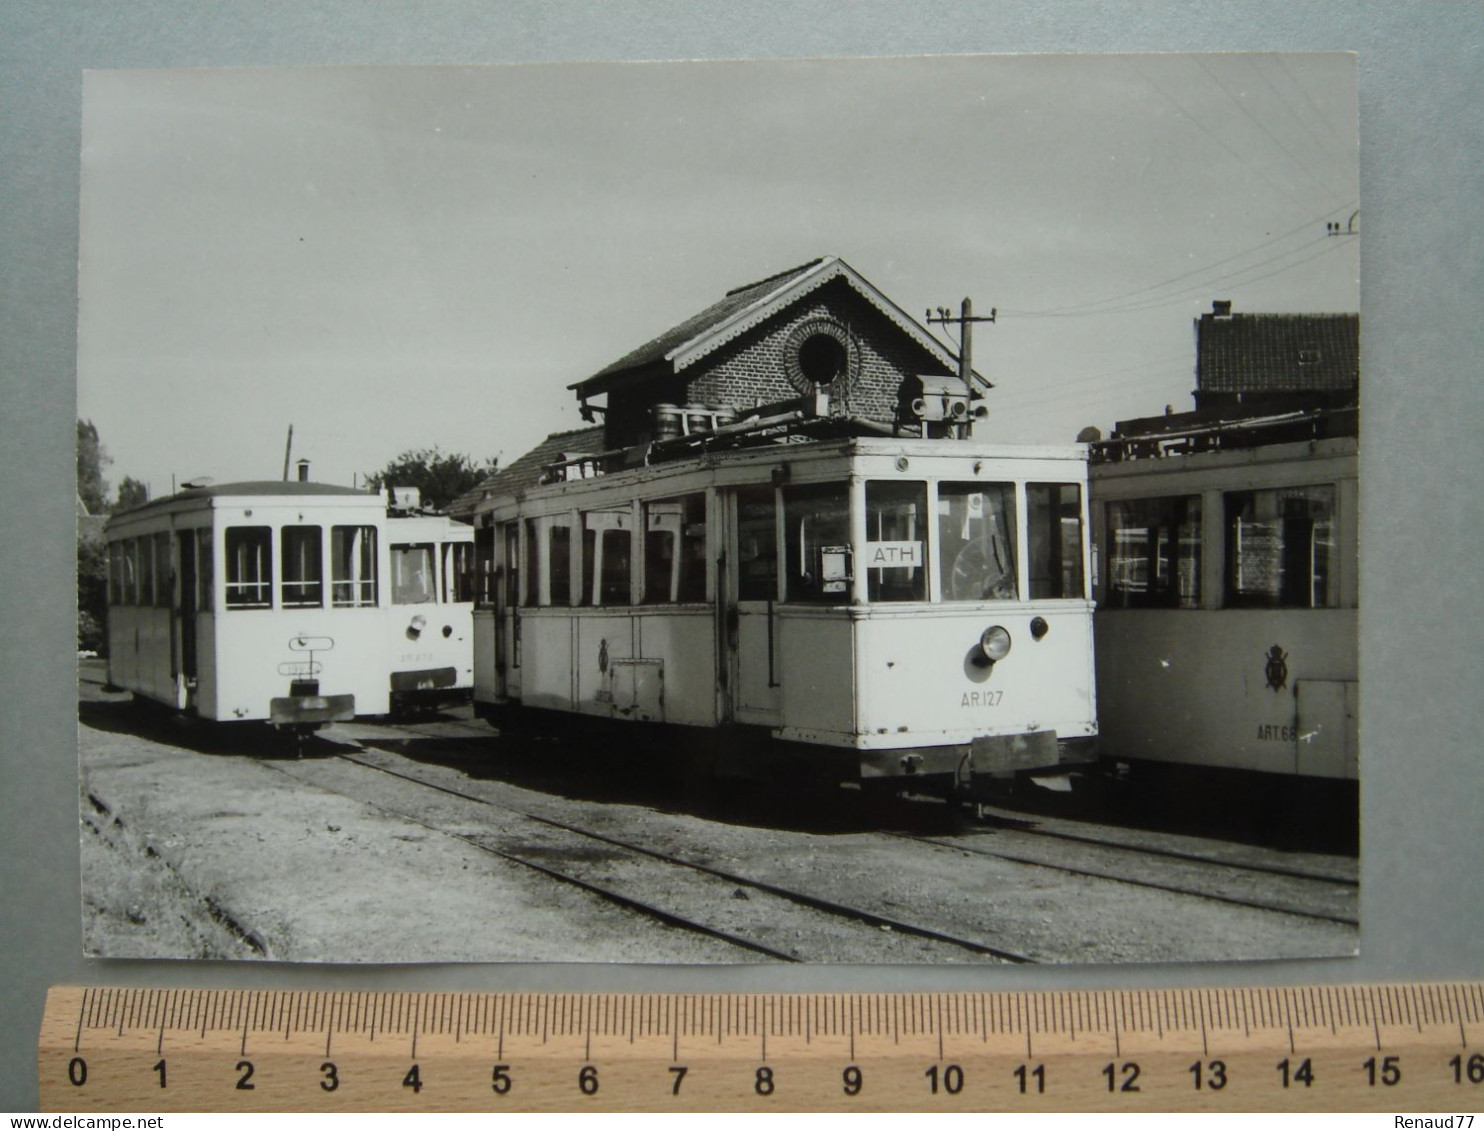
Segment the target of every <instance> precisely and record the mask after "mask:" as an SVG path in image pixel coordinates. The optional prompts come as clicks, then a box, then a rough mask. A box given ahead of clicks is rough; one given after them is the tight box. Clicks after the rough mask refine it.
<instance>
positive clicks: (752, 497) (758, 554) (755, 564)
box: [737, 487, 778, 601]
mask: <svg viewBox="0 0 1484 1131" xmlns="http://www.w3.org/2000/svg"><path fill="white" fill-rule="evenodd" d="M777 513H778V497H777V494H776V493H775V492H774V490H773V488H772V487H744V488H742V489H741V490H739V491H738V492H737V550H738V552H737V557H738V562H737V596H738V597H739V598H740V599H741V600H743V601H772V600H775V599H776V598H777V596H778V525H777V521H776V519H777Z"/></svg>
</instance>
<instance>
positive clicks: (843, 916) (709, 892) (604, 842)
mask: <svg viewBox="0 0 1484 1131" xmlns="http://www.w3.org/2000/svg"><path fill="white" fill-rule="evenodd" d="M366 744H367V745H369V746H372V747H376V746H377V740H374V739H373V740H369V741H367V743H366ZM389 753H390V752H389ZM332 760H333V761H335V762H338V763H341V764H344V765H350V766H355V767H357V768H358V769H361V770H366V771H371V772H374V773H376V774H379V775H384V776H385V777H388V778H392V779H396V780H398V781H400V782H403V783H406V784H408V785H411V786H414V787H416V788H418V789H421V790H431V791H434V792H436V793H439V794H442V795H444V796H447V797H450V798H455V799H457V800H458V801H460V802H462V803H465V804H469V805H476V806H480V807H483V808H486V809H498V810H500V811H501V812H502V813H504V814H508V815H509V816H511V817H514V818H515V819H516V820H517V821H518V822H526V823H529V824H531V825H535V826H539V827H540V828H543V829H546V830H550V831H551V832H553V833H555V834H556V836H557V837H558V838H559V840H558V842H557V843H551V842H550V841H547V842H546V843H530V839H531V838H529V837H525V838H523V839H524V841H525V842H526V843H524V844H523V845H521V846H514V845H512V844H510V843H509V841H510V840H511V839H512V834H511V831H510V830H509V828H508V826H507V828H506V830H505V832H504V833H502V834H495V833H488V832H479V833H467V832H461V831H458V829H457V821H456V820H449V819H443V820H436V821H430V820H428V819H426V817H423V816H419V815H418V814H417V813H416V812H409V809H415V806H411V805H388V804H387V803H386V802H385V801H384V800H371V799H368V798H366V797H363V796H359V795H358V793H355V792H352V793H347V792H346V790H345V789H344V788H338V787H339V786H343V785H345V784H346V783H343V782H340V783H330V784H326V782H325V781H324V780H323V777H324V775H322V774H316V773H314V771H313V767H315V765H316V762H320V763H323V762H324V761H326V759H319V760H313V759H311V760H306V761H303V762H294V763H285V764H280V765H278V766H276V767H275V768H277V769H279V770H280V771H281V772H284V773H287V774H289V775H290V776H292V777H295V778H298V779H301V780H310V781H312V782H313V784H316V785H320V786H321V787H322V788H331V789H334V790H335V791H336V792H339V793H342V795H346V796H352V797H355V798H356V799H357V800H361V801H363V802H365V803H367V804H371V805H373V806H374V807H376V808H378V809H381V810H382V811H384V812H387V813H390V814H393V815H395V816H397V817H398V818H400V819H402V820H406V821H411V822H412V823H414V824H417V825H419V826H420V827H423V828H426V829H428V830H429V831H432V832H437V833H440V834H442V835H446V836H451V837H454V838H456V839H458V840H460V841H462V842H464V843H466V844H469V845H471V846H472V847H474V848H476V849H479V850H480V851H483V852H486V853H489V854H490V855H492V856H495V857H498V858H500V859H502V860H506V861H508V862H511V863H514V864H518V865H521V866H523V867H526V868H529V869H531V870H533V871H535V872H538V873H540V874H542V875H544V876H546V877H547V878H548V879H552V880H555V881H557V882H560V883H565V884H570V885H572V886H575V887H578V888H581V889H582V890H584V891H586V892H588V893H589V894H591V895H594V896H596V897H598V898H600V899H604V900H606V901H608V902H611V903H613V904H615V905H618V906H622V907H625V908H627V909H628V910H630V911H634V912H636V913H639V914H642V915H645V916H648V917H650V918H653V919H656V920H657V921H660V922H663V923H665V924H666V925H668V926H672V927H677V928H680V929H684V930H689V931H692V932H695V933H698V934H702V935H706V936H708V937H711V938H715V939H718V940H720V941H724V942H726V943H729V944H730V945H733V946H737V947H739V948H741V949H743V950H746V951H748V952H749V953H753V954H760V955H763V956H765V957H768V958H772V959H775V960H778V961H785V962H804V961H821V960H825V959H828V958H829V957H830V954H831V952H832V949H834V948H835V947H836V946H838V943H839V938H838V936H839V935H840V934H841V933H842V931H844V932H847V933H850V934H853V935H856V936H858V937H857V938H856V940H855V942H854V944H853V948H854V952H855V953H859V951H860V947H861V945H862V942H861V939H862V938H864V939H866V940H868V941H869V945H868V949H870V950H872V951H873V952H875V953H877V954H878V955H879V956H880V957H879V958H878V960H880V961H890V960H892V959H893V958H895V959H897V960H900V961H913V962H924V961H926V962H951V961H964V960H965V959H966V957H967V956H973V957H974V958H977V959H986V958H987V959H992V960H996V961H999V962H1006V963H1033V962H1037V961H1039V959H1037V958H1036V957H1034V956H1031V955H1027V954H1022V953H1019V952H1016V951H1012V950H1009V949H1006V948H1003V947H997V946H993V945H989V944H986V943H983V942H980V941H977V940H974V939H968V938H962V937H959V936H955V935H953V934H950V933H948V932H944V931H939V930H936V929H934V928H932V927H927V926H924V925H922V924H920V923H914V922H910V921H907V920H905V919H902V918H898V917H893V916H889V915H885V914H882V913H880V912H877V911H872V910H869V909H866V908H861V907H856V906H852V905H849V904H845V903H841V902H839V901H836V900H830V899H826V898H823V897H821V896H818V895H815V894H813V893H810V892H804V891H799V890H797V889H794V888H790V887H786V886H784V885H780V884H776V883H771V882H769V881H766V880H761V879H757V878H755V877H750V876H746V875H742V874H740V873H736V872H733V871H730V870H727V869H722V868H715V867H711V866H708V865H706V864H702V863H699V862H697V861H694V860H687V859H685V858H683V857H680V856H676V855H674V854H672V853H667V852H663V851H660V850H657V849H654V848H650V847H647V846H645V845H639V844H634V843H632V842H630V841H626V840H624V839H622V838H618V837H613V836H609V835H606V834H603V833H599V832H595V831H594V830H591V829H585V828H582V827H581V826H578V825H574V824H571V823H569V822H565V821H558V820H555V819H553V818H550V817H546V816H543V815H541V814H538V813H532V812H529V811H526V810H523V809H521V808H519V807H518V806H512V805H508V804H504V803H501V802H498V801H492V800H490V799H488V798H485V797H480V796H478V795H477V794H475V793H472V792H469V791H466V790H461V789H456V788H453V787H451V786H448V785H445V784H443V783H440V782H436V781H430V780H428V779H427V778H426V777H423V776H419V775H417V774H414V773H407V772H404V771H403V770H399V769H396V768H393V767H390V766H387V765H383V764H379V763H378V762H377V761H375V760H372V759H368V758H366V757H362V756H357V755H354V754H343V753H342V754H336V755H334V756H333V759H332ZM450 816H452V815H450ZM502 837H503V839H504V841H505V843H500V840H501V838H502ZM563 837H565V838H577V840H578V841H579V842H581V843H585V844H587V845H589V846H592V845H599V846H602V850H603V851H604V852H605V853H609V854H625V855H626V856H627V857H628V858H629V860H633V859H635V858H637V859H639V860H643V861H649V862H652V863H651V864H650V865H649V866H648V867H647V868H645V867H640V868H637V869H636V868H635V867H634V866H633V865H632V864H627V865H625V863H624V862H623V861H619V862H618V868H617V870H619V871H625V872H628V873H631V874H630V875H628V876H627V877H626V878H625V877H614V876H612V875H606V876H605V875H604V874H603V873H604V872H605V871H612V870H614V869H612V868H604V867H594V868H590V869H588V870H587V872H586V874H584V869H583V868H582V867H580V866H576V867H574V864H580V861H581V859H582V858H583V856H584V853H583V851H582V849H581V847H580V845H579V846H577V847H575V848H574V847H573V846H572V845H571V843H570V841H569V842H568V843H567V844H565V845H564V844H562V843H561V842H560V838H563ZM543 856H544V857H546V859H542V857H543ZM553 856H555V857H559V858H562V859H564V860H565V861H566V863H567V866H566V867H557V866H554V865H553V864H552V863H551V862H550V859H551V858H552V857H553ZM613 863H614V861H612V860H608V859H605V860H600V861H599V864H609V865H611V864H613ZM656 866H657V867H658V868H661V869H665V870H668V874H656V872H655V870H654V869H655V867H656ZM635 872H637V873H638V874H637V875H635V874H632V873H635ZM676 873H679V874H681V875H684V876H689V877H692V878H691V879H688V880H686V879H682V880H680V881H679V882H678V883H677V881H676V878H675V876H676ZM635 887H638V888H640V889H642V890H643V891H644V892H645V894H644V895H638V894H635V890H634V889H635ZM660 892H663V893H664V894H666V895H668V897H669V905H668V906H666V905H664V904H663V903H662V901H661V900H660V899H659V898H657V896H656V893H660ZM779 902H781V903H783V904H787V905H789V907H790V908H791V910H788V911H784V910H783V909H782V908H780V907H777V906H776V904H777V903H779ZM770 903H772V904H774V905H775V906H774V907H772V908H771V909H770V907H769V904H770ZM717 904H720V905H721V906H722V907H727V908H729V909H731V910H738V909H740V915H741V917H742V918H746V919H747V920H749V921H750V923H751V926H750V927H747V928H739V927H738V926H736V925H733V926H731V927H721V926H718V925H716V923H715V922H708V921H706V920H705V919H703V918H701V917H698V915H697V914H696V913H695V912H694V911H691V912H687V911H685V910H683V908H685V907H686V906H687V905H689V906H691V907H701V908H703V909H704V908H706V907H707V906H708V905H710V906H712V907H714V906H716V905H717ZM742 904H746V907H745V909H744V908H742ZM779 923H787V924H788V925H789V929H790V930H792V931H793V932H794V934H795V935H796V936H798V938H797V939H796V941H795V942H794V943H793V944H792V945H779V944H777V943H775V942H773V941H767V940H768V937H769V935H770V934H771V933H773V932H774V931H775V930H776V924H779ZM862 932H866V933H865V934H864V935H862ZM885 952H893V953H885Z"/></svg>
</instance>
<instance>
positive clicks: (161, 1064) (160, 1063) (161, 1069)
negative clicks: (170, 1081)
mask: <svg viewBox="0 0 1484 1131" xmlns="http://www.w3.org/2000/svg"><path fill="white" fill-rule="evenodd" d="M153 1071H155V1072H158V1073H159V1074H160V1087H162V1088H163V1087H164V1086H165V1061H164V1059H163V1058H162V1059H160V1060H157V1061H155V1066H154V1069H153Z"/></svg>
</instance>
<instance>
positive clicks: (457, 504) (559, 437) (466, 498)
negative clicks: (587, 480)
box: [448, 424, 603, 518]
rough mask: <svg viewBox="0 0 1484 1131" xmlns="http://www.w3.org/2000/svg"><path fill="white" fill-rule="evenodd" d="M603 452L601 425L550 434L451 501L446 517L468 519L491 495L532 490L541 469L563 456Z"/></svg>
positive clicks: (538, 478) (538, 479) (539, 478)
mask: <svg viewBox="0 0 1484 1131" xmlns="http://www.w3.org/2000/svg"><path fill="white" fill-rule="evenodd" d="M602 450H603V426H602V425H601V424H599V425H595V426H594V427H592V428H573V429H571V430H569V431H566V432H553V433H552V434H551V435H550V436H548V437H546V439H544V440H542V441H541V442H540V443H539V444H537V445H536V446H535V447H534V448H532V449H531V450H530V451H528V452H527V453H526V454H525V455H523V456H521V457H520V458H519V459H516V460H514V461H512V462H511V463H510V464H508V465H507V466H505V467H502V468H501V469H500V470H499V471H497V472H495V473H494V474H493V475H491V476H490V477H489V478H487V479H485V480H484V481H483V482H481V483H480V484H478V485H477V486H475V487H473V488H471V489H470V490H468V491H465V492H464V493H463V494H462V495H460V496H459V497H458V498H456V499H454V500H453V502H451V503H449V504H448V513H449V514H450V515H452V516H453V517H455V518H467V517H468V516H470V515H472V514H473V513H474V508H475V506H476V505H477V504H478V503H479V502H480V501H481V500H483V499H488V498H491V497H492V496H494V495H513V494H515V493H516V492H517V491H523V490H525V489H526V488H527V487H534V486H535V485H536V484H537V483H539V482H540V481H541V472H542V469H543V468H545V467H546V466H547V465H548V464H552V463H556V462H557V461H558V460H560V459H562V458H563V456H569V457H570V456H576V455H589V454H593V453H596V452H600V451H602Z"/></svg>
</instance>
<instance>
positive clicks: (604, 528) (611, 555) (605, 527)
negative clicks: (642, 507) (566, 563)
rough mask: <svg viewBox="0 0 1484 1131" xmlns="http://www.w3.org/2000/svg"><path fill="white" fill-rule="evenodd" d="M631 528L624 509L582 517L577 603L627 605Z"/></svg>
mask: <svg viewBox="0 0 1484 1131" xmlns="http://www.w3.org/2000/svg"><path fill="white" fill-rule="evenodd" d="M633 525H634V522H633V516H632V515H631V514H630V512H629V508H628V507H627V506H625V507H610V508H607V509H605V510H597V511H587V512H586V513H584V514H583V516H582V594H581V601H580V603H581V604H584V605H627V604H629V558H630V555H631V554H632V552H633V546H632V541H633V539H632V527H633ZM594 579H596V582H597V584H596V585H594Z"/></svg>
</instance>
